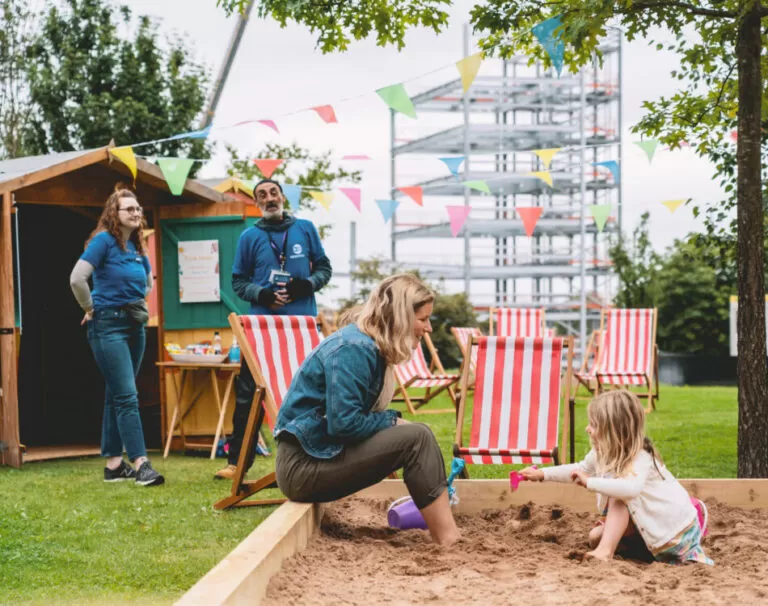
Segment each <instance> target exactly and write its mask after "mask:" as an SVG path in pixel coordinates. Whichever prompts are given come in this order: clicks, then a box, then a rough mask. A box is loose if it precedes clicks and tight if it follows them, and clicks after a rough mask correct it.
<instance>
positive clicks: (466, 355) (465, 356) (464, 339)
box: [451, 326, 483, 389]
mask: <svg viewBox="0 0 768 606" xmlns="http://www.w3.org/2000/svg"><path fill="white" fill-rule="evenodd" d="M451 334H452V335H453V338H454V339H456V343H457V344H458V346H459V350H460V351H461V356H462V357H461V366H460V367H459V376H461V374H462V372H463V370H464V364H466V363H467V362H469V365H470V366H469V376H470V382H469V385H470V387H469V388H470V389H474V382H473V381H472V379H471V378H472V377H474V376H475V368H476V367H477V349H476V348H475V349H471V348H470V347H469V340H470V339H471V338H472V337H482V336H483V333H481V332H480V329H479V328H460V327H458V326H451ZM470 350H471V351H470Z"/></svg>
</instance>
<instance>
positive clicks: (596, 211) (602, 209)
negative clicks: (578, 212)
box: [589, 204, 611, 233]
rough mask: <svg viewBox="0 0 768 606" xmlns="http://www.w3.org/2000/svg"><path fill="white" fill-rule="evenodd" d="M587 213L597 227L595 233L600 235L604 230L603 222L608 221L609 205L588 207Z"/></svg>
mask: <svg viewBox="0 0 768 606" xmlns="http://www.w3.org/2000/svg"><path fill="white" fill-rule="evenodd" d="M589 212H590V213H592V217H594V219H595V225H596V226H597V233H601V232H602V231H603V229H605V222H606V221H608V215H609V214H610V212H611V205H610V204H591V205H590V206H589Z"/></svg>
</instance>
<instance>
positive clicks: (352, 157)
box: [341, 154, 371, 160]
mask: <svg viewBox="0 0 768 606" xmlns="http://www.w3.org/2000/svg"><path fill="white" fill-rule="evenodd" d="M341 159H342V160H370V159H371V157H370V156H366V155H365V154H347V155H346V156H342V157H341Z"/></svg>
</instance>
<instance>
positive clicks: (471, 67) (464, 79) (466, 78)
mask: <svg viewBox="0 0 768 606" xmlns="http://www.w3.org/2000/svg"><path fill="white" fill-rule="evenodd" d="M482 62H483V53H482V51H481V52H479V53H475V54H474V55H470V56H469V57H464V59H462V60H461V61H456V68H457V69H458V70H459V74H460V75H461V85H462V87H464V92H465V93H466V92H467V91H468V90H469V87H470V86H472V83H473V82H474V81H475V77H476V76H477V72H478V71H479V70H480V64H481V63H482Z"/></svg>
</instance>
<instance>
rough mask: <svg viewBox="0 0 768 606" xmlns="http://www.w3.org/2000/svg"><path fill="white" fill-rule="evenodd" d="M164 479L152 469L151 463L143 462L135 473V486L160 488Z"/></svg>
mask: <svg viewBox="0 0 768 606" xmlns="http://www.w3.org/2000/svg"><path fill="white" fill-rule="evenodd" d="M163 482H165V478H164V477H163V476H161V475H160V474H159V473H157V472H156V471H155V470H154V469H152V463H150V462H149V461H144V462H143V463H142V464H141V467H139V471H137V472H136V484H138V485H139V486H160V484H162V483H163Z"/></svg>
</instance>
